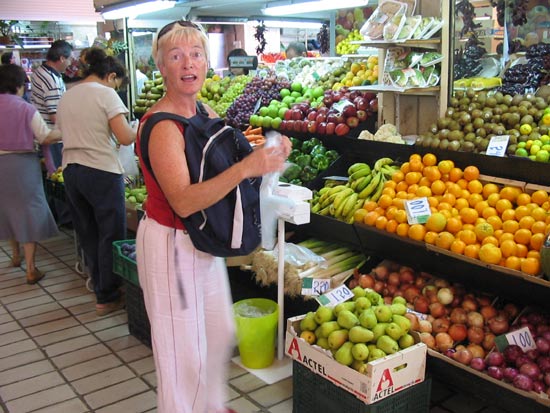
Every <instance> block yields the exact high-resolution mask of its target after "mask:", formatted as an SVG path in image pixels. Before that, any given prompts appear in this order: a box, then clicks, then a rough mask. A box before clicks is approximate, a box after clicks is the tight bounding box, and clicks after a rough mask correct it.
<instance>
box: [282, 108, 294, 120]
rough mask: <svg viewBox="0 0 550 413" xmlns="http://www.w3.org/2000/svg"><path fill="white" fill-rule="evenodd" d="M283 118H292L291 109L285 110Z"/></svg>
mask: <svg viewBox="0 0 550 413" xmlns="http://www.w3.org/2000/svg"><path fill="white" fill-rule="evenodd" d="M284 118H285V120H291V119H292V111H291V110H287V111H286V112H285V116H284Z"/></svg>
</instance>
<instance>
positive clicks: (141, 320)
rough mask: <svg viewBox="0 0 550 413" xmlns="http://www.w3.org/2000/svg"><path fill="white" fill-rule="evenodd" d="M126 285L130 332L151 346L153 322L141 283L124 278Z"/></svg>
mask: <svg viewBox="0 0 550 413" xmlns="http://www.w3.org/2000/svg"><path fill="white" fill-rule="evenodd" d="M124 283H125V285H126V311H127V313H128V329H129V330H130V334H132V335H133V336H134V337H136V338H137V339H138V340H139V341H141V342H142V343H143V344H145V345H146V346H148V347H151V324H149V317H148V316H147V310H145V302H144V301H143V291H142V290H141V287H140V286H139V285H135V284H134V283H133V282H131V281H128V280H126V279H125V280H124Z"/></svg>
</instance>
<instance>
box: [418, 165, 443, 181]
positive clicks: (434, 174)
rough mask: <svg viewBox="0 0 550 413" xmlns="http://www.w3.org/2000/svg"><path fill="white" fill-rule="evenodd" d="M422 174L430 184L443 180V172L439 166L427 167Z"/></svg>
mask: <svg viewBox="0 0 550 413" xmlns="http://www.w3.org/2000/svg"><path fill="white" fill-rule="evenodd" d="M422 174H423V175H424V176H425V177H426V178H428V180H429V181H430V182H434V181H437V180H438V179H441V172H439V169H438V168H437V166H426V167H425V168H424V170H423V171H422Z"/></svg>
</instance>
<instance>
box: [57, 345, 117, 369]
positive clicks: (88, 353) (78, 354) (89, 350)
mask: <svg viewBox="0 0 550 413" xmlns="http://www.w3.org/2000/svg"><path fill="white" fill-rule="evenodd" d="M108 353H109V349H108V348H107V346H105V345H104V344H96V345H94V346H91V347H86V348H83V349H80V350H77V351H73V352H71V353H67V354H63V355H61V356H57V357H53V358H52V361H53V363H54V364H55V365H56V366H57V368H59V369H63V368H65V367H69V366H72V365H75V364H79V363H82V362H83V361H87V360H92V359H95V358H98V357H100V356H104V355H105V354H108Z"/></svg>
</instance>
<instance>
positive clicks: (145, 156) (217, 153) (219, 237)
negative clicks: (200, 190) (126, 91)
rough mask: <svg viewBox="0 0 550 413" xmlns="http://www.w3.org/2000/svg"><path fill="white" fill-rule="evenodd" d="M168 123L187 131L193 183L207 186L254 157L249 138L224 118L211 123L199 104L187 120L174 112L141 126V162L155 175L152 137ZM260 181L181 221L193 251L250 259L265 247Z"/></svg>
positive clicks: (250, 182)
mask: <svg viewBox="0 0 550 413" xmlns="http://www.w3.org/2000/svg"><path fill="white" fill-rule="evenodd" d="M165 119H170V120H174V121H177V122H179V123H181V124H182V125H183V127H184V134H183V138H184V139H185V156H186V158H187V166H188V169H189V174H190V177H191V182H192V183H198V182H202V181H206V180H208V179H210V178H212V177H214V176H216V175H218V174H220V173H221V172H223V171H225V170H226V169H227V168H229V167H230V166H231V165H233V164H235V163H236V162H239V161H240V160H241V159H243V158H244V157H246V156H247V155H248V154H250V153H251V152H252V147H251V146H250V143H249V142H248V141H247V139H246V137H245V136H244V135H243V134H242V132H241V131H239V130H238V129H234V128H232V127H230V126H227V125H226V124H225V122H224V121H223V120H222V119H220V118H216V119H211V118H209V117H208V113H207V112H206V110H205V109H204V107H203V106H202V105H201V104H197V114H196V115H195V116H193V117H192V118H185V117H183V116H179V115H176V114H173V113H168V112H157V113H153V114H152V115H151V116H150V117H149V118H147V122H145V124H144V125H143V126H142V131H141V138H140V139H141V142H140V149H141V158H142V161H143V163H144V164H145V166H146V167H147V169H148V170H149V171H150V172H151V175H152V176H153V177H154V174H153V171H152V169H151V163H150V160H149V152H148V146H149V135H150V134H151V130H152V129H153V127H154V126H155V124H156V123H158V122H160V121H161V120H165ZM260 184H261V178H260V177H258V178H250V179H245V180H243V181H242V182H241V183H240V184H239V185H238V186H237V187H235V188H234V189H233V190H231V192H229V193H228V194H227V195H226V196H225V197H224V198H223V199H222V200H220V201H219V202H217V203H216V204H214V205H212V206H210V207H208V208H206V209H204V210H202V211H199V212H196V213H194V214H192V215H190V216H189V217H187V218H184V217H180V219H181V220H182V221H183V223H184V225H185V229H186V230H187V232H188V233H189V236H190V237H191V241H192V242H193V245H194V246H195V248H197V249H198V250H200V251H204V252H207V253H209V254H212V255H214V256H217V257H233V256H239V255H247V254H249V253H251V252H252V251H254V249H256V247H258V245H259V244H260V242H261V224H260Z"/></svg>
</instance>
